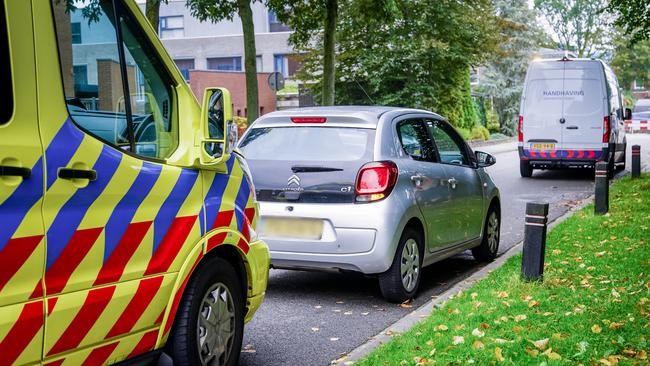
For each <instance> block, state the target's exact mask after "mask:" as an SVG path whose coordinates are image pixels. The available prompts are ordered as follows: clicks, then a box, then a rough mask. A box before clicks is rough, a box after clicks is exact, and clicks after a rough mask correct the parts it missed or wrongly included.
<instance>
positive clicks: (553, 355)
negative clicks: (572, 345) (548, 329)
mask: <svg viewBox="0 0 650 366" xmlns="http://www.w3.org/2000/svg"><path fill="white" fill-rule="evenodd" d="M546 357H548V358H549V359H551V360H561V359H562V356H560V355H559V354H558V353H555V352H549V353H548V354H547V355H546Z"/></svg>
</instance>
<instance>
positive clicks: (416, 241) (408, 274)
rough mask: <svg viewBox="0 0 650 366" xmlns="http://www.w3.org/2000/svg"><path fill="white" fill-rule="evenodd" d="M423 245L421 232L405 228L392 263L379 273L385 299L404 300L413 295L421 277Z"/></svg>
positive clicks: (380, 286) (392, 300)
mask: <svg viewBox="0 0 650 366" xmlns="http://www.w3.org/2000/svg"><path fill="white" fill-rule="evenodd" d="M423 247H424V240H423V238H422V234H420V232H418V231H417V230H415V229H412V228H406V229H405V230H404V233H403V234H402V237H401V238H400V240H399V245H397V251H396V252H395V257H394V258H393V264H392V265H391V266H390V269H388V271H386V272H384V273H382V274H380V275H379V288H380V289H381V294H382V295H383V296H384V298H385V299H386V300H388V301H390V302H404V301H406V300H408V299H410V298H412V297H413V296H415V293H416V292H417V291H418V287H420V279H421V277H422V248H423Z"/></svg>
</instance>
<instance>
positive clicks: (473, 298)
mask: <svg viewBox="0 0 650 366" xmlns="http://www.w3.org/2000/svg"><path fill="white" fill-rule="evenodd" d="M470 296H471V297H472V300H476V297H477V296H478V294H477V293H476V292H472V293H471V295H470Z"/></svg>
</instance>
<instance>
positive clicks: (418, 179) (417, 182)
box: [411, 175, 424, 186]
mask: <svg viewBox="0 0 650 366" xmlns="http://www.w3.org/2000/svg"><path fill="white" fill-rule="evenodd" d="M423 179H424V177H423V176H421V175H412V176H411V182H413V183H415V185H416V186H419V185H420V184H422V180H423Z"/></svg>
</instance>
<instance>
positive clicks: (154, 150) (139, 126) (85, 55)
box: [51, 0, 177, 159]
mask: <svg viewBox="0 0 650 366" xmlns="http://www.w3.org/2000/svg"><path fill="white" fill-rule="evenodd" d="M51 1H52V6H53V7H54V16H55V21H56V32H57V38H58V46H59V58H60V64H61V68H62V75H63V84H64V89H65V97H66V104H67V107H68V112H69V113H70V116H71V118H72V120H73V121H74V122H75V123H76V124H77V125H78V126H80V127H81V128H82V129H84V130H85V131H86V132H88V133H90V134H92V135H94V136H95V137H97V138H99V139H101V140H103V141H105V142H107V143H109V144H111V145H113V146H116V147H118V148H121V149H123V150H126V151H129V152H132V153H134V154H138V155H142V156H145V157H148V158H155V159H162V158H166V157H167V156H169V155H170V154H171V152H172V151H173V148H174V147H175V143H176V140H177V139H176V137H175V136H176V135H172V123H171V121H172V117H173V115H172V108H171V105H172V85H173V83H172V82H171V80H172V79H171V77H169V74H166V73H165V72H166V68H165V66H164V64H163V63H162V62H161V61H160V60H159V59H158V58H156V55H157V52H156V51H155V49H153V47H152V46H151V44H150V43H149V40H148V39H147V38H146V37H144V36H143V35H142V34H141V33H140V32H141V31H140V28H139V25H138V24H137V22H135V21H134V20H133V19H132V18H131V16H130V14H129V13H128V11H127V9H126V7H125V6H124V5H122V4H121V3H120V2H117V5H116V6H117V9H115V8H114V7H113V4H114V2H113V1H112V0H93V1H74V2H65V1H60V0H51ZM116 19H118V20H119V23H118V21H116ZM118 29H121V34H120V36H121V37H118ZM120 42H122V43H121V44H120ZM120 47H122V48H121V49H120ZM124 84H127V85H124ZM127 93H128V97H125V95H127ZM174 132H176V131H174Z"/></svg>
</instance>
